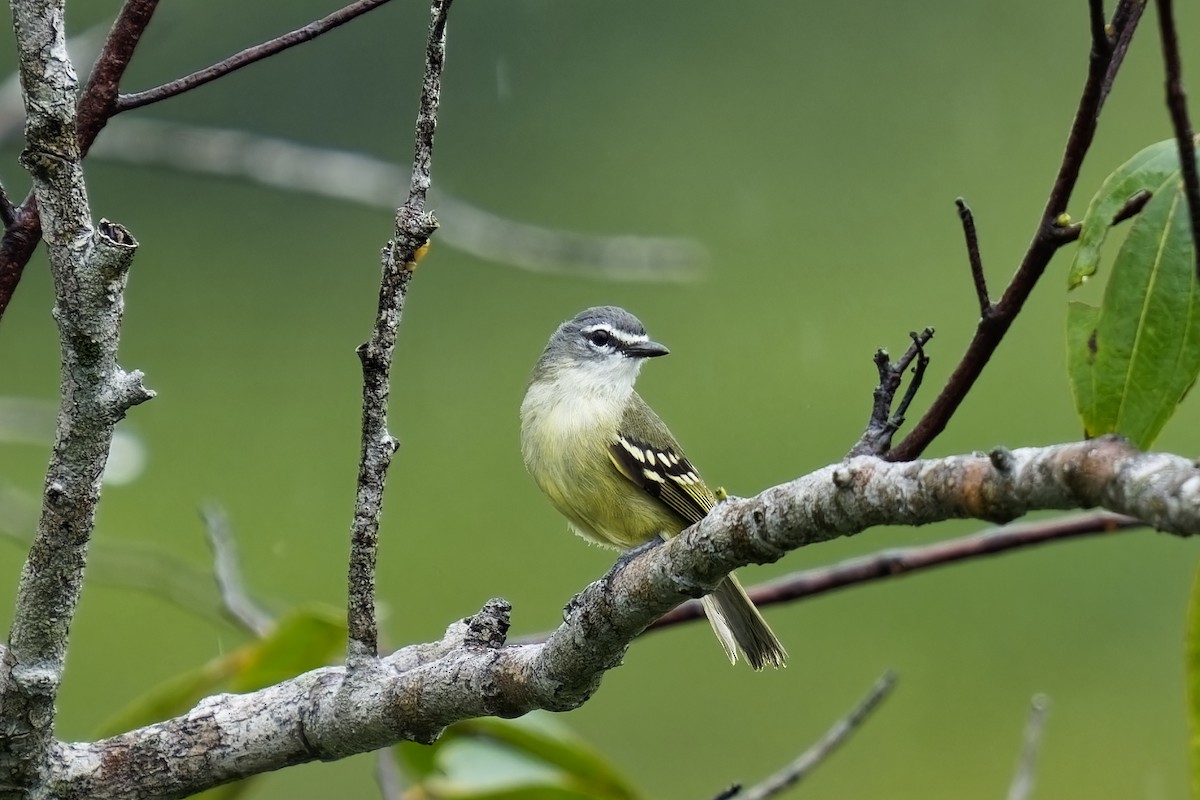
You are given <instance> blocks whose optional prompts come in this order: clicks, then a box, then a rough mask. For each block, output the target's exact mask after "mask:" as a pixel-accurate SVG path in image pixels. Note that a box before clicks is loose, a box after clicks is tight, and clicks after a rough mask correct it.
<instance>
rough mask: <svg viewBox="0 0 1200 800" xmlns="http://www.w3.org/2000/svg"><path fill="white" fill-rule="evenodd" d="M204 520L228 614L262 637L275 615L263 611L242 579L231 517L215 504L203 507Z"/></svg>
mask: <svg viewBox="0 0 1200 800" xmlns="http://www.w3.org/2000/svg"><path fill="white" fill-rule="evenodd" d="M200 518H201V519H202V520H203V521H204V532H205V534H207V536H208V544H209V547H211V548H212V552H213V577H214V578H216V581H217V589H218V590H219V591H220V593H221V605H222V607H223V608H224V611H225V616H226V618H228V619H229V620H231V621H233V622H234V623H235V624H236V625H238V626H240V627H241V628H242V629H243V630H245V631H246V632H247V633H249V634H250V635H252V636H257V637H262V636H265V635H266V634H267V631H269V630H270V629H271V626H272V625H273V624H274V620H273V619H271V615H270V614H268V613H267V612H266V611H263V610H262V608H260V607H259V605H258V604H257V603H255V602H254V600H253V599H251V597H250V593H249V592H247V591H246V586H245V584H244V583H243V582H242V571H241V568H240V567H239V566H238V559H237V549H236V547H235V545H234V541H233V533H232V531H230V529H229V519H228V518H227V517H226V516H225V511H224V510H223V509H222V508H220V507H219V506H217V505H215V504H211V505H207V506H205V507H203V508H201V509H200Z"/></svg>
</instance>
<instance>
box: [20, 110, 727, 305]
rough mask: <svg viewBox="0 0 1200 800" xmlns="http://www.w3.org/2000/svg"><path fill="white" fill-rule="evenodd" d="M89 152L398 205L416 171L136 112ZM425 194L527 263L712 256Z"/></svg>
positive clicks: (610, 275)
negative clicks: (534, 221)
mask: <svg viewBox="0 0 1200 800" xmlns="http://www.w3.org/2000/svg"><path fill="white" fill-rule="evenodd" d="M0 116H2V114H0ZM89 157H91V158H105V159H111V160H117V161H122V162H126V163H130V164H139V165H153V166H167V167H170V168H172V169H178V170H183V171H186V172H199V173H206V174H212V175H223V176H228V177H232V178H237V179H241V180H249V181H253V182H254V183H258V184H260V185H263V186H271V187H274V188H279V189H286V190H289V191H299V192H306V193H309V194H314V195H318V196H321V197H330V198H334V199H336V200H345V201H349V202H352V203H359V204H362V205H366V206H369V207H372V208H386V209H388V210H390V211H393V212H394V211H395V209H396V206H397V205H398V204H400V203H402V202H404V199H405V197H406V196H407V194H408V190H409V184H410V182H411V180H412V175H411V172H410V171H409V170H408V169H406V168H403V167H398V166H396V165H395V164H390V163H388V162H386V161H384V160H382V159H378V158H374V157H371V156H368V155H365V154H363V153H354V152H347V151H342V150H332V149H329V148H325V147H315V146H312V145H305V144H300V143H297V142H292V141H287V140H284V139H278V138H272V137H267V136H260V135H257V134H253V133H248V132H245V131H237V130H229V129H223V128H207V127H200V126H197V125H187V124H182V123H176V122H164V121H162V120H154V119H138V118H136V117H133V116H131V117H122V118H120V119H115V120H113V121H112V122H111V123H109V126H108V128H107V129H106V130H105V133H104V137H103V138H101V139H100V140H99V141H98V142H96V144H95V146H94V147H93V148H92V151H91V153H90V154H89ZM428 203H429V205H430V207H433V208H436V209H437V210H438V222H439V223H440V224H441V227H439V229H438V242H439V243H440V244H443V245H448V246H450V247H453V248H456V249H458V250H461V251H463V252H466V253H470V254H472V255H475V256H479V257H480V258H486V259H489V260H491V261H498V262H501V263H505V264H511V265H512V266H515V267H519V268H520V269H523V270H527V271H530V272H538V273H546V274H554V275H571V276H572V277H584V278H593V279H601V280H617V281H647V282H672V283H674V282H686V281H690V280H694V279H695V278H696V277H697V276H698V275H699V274H700V272H701V269H702V267H703V265H704V264H705V262H706V261H707V258H708V254H707V252H706V251H705V249H704V247H703V245H701V244H700V243H699V242H696V241H695V240H692V239H678V238H670V237H661V236H632V235H590V234H583V233H576V232H573V231H562V230H552V229H549V228H543V227H539V226H536V225H530V224H527V223H523V222H517V221H516V220H513V219H508V218H506V217H501V216H499V215H497V214H493V213H491V212H489V211H485V210H484V209H481V208H479V207H478V206H475V205H472V204H470V203H468V202H467V201H465V200H463V199H461V198H458V197H455V196H453V195H451V194H449V193H448V192H446V191H445V190H439V189H438V187H436V186H432V187H430V189H429V198H428Z"/></svg>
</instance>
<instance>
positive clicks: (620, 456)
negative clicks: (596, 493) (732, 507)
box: [608, 394, 717, 525]
mask: <svg viewBox="0 0 1200 800" xmlns="http://www.w3.org/2000/svg"><path fill="white" fill-rule="evenodd" d="M633 404H640V405H641V408H640V409H637V410H638V411H639V412H640V413H637V414H630V413H626V415H625V424H623V425H622V426H621V429H620V430H618V431H617V440H616V441H615V442H612V443H611V444H610V445H609V448H608V457H609V458H610V459H612V462H613V465H614V466H615V467H616V468H617V470H618V471H619V472H620V473H621V474H622V475H624V476H625V477H626V478H628V479H629V480H630V481H632V482H633V483H635V484H637V486H639V487H640V488H641V489H642V491H644V492H646V494H648V495H650V496H651V497H654V498H656V499H658V500H659V501H660V502H662V503H663V505H665V506H667V508H669V509H671V510H672V511H674V512H675V513H676V514H678V515H679V518H680V519H682V520H684V521H685V522H686V524H688V525H691V524H693V523H696V522H699V521H700V520H702V519H704V517H705V516H706V515H707V514H708V512H709V510H710V509H712V507H713V506H714V505H716V503H717V498H716V497H715V496H714V495H713V493H712V490H711V489H709V488H708V486H707V484H705V483H704V480H703V479H702V478H701V477H700V473H699V472H697V471H696V468H695V467H693V466H692V463H691V462H690V461H688V460H687V457H686V456H684V455H683V452H682V451H681V448H680V447H679V444H678V442H676V441H675V438H674V437H673V436H671V433H670V431H669V430H668V429H667V426H666V425H665V424H664V423H663V422H662V420H660V419H658V417H657V416H656V415H655V414H654V412H653V411H652V410H651V409H650V408H649V406H647V405H646V404H645V402H644V401H643V400H642V398H641V397H639V396H638V395H637V394H634V395H633V398H632V402H631V406H632V405H633ZM633 420H644V421H645V422H643V423H642V424H640V425H639V424H637V423H636V422H633ZM653 422H657V425H653V424H648V423H653ZM651 439H653V440H654V441H649V440H651Z"/></svg>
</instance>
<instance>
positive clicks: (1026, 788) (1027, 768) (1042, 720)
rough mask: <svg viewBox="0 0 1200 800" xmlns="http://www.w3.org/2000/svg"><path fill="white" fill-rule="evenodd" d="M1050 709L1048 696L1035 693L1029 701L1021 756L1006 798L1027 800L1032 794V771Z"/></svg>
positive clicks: (1035, 764) (1034, 767) (1033, 771)
mask: <svg viewBox="0 0 1200 800" xmlns="http://www.w3.org/2000/svg"><path fill="white" fill-rule="evenodd" d="M1049 710H1050V698H1048V697H1046V695H1044V694H1036V695H1034V696H1033V700H1031V701H1030V703H1029V719H1028V721H1027V722H1026V723H1025V736H1024V737H1023V742H1022V744H1021V757H1020V759H1019V760H1018V761H1017V770H1016V772H1015V773H1014V774H1013V779H1012V783H1011V784H1010V785H1009V787H1008V800H1029V796H1030V795H1031V794H1033V784H1034V773H1035V771H1036V769H1037V758H1038V751H1039V750H1040V749H1041V746H1042V731H1043V730H1045V727H1046V713H1047V712H1048V711H1049Z"/></svg>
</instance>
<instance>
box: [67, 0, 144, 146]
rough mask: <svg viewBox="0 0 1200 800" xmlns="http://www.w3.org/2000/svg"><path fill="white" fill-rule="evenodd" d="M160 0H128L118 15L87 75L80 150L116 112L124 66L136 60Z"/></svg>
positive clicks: (80, 109)
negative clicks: (147, 27) (139, 47)
mask: <svg viewBox="0 0 1200 800" xmlns="http://www.w3.org/2000/svg"><path fill="white" fill-rule="evenodd" d="M158 3H159V0H125V5H123V6H122V7H121V13H120V14H118V15H117V19H116V22H115V23H113V27H112V30H111V31H110V32H109V34H108V38H107V39H106V40H105V41H104V49H103V50H101V51H100V56H99V57H98V58H97V59H96V64H95V65H94V66H93V67H92V72H91V74H90V75H89V76H88V82H87V86H86V87H84V90H83V94H82V96H81V97H80V99H79V132H78V134H77V137H78V139H79V145H80V149H81V150H82V151H83V152H84V153H87V151H88V148H90V147H91V146H92V142H94V141H95V140H96V136H97V134H99V133H100V131H101V129H103V128H104V125H105V124H106V123H107V122H108V120H109V118H110V117H111V116H112V115H113V114H114V113H116V107H117V92H118V91H119V89H120V85H121V78H122V77H123V76H124V75H125V69H126V68H127V67H128V66H129V62H130V61H131V60H133V51H134V50H135V49H136V48H137V46H138V42H140V41H141V39H142V34H143V33H144V32H145V31H146V26H147V25H149V24H150V19H151V17H153V16H154V11H155V9H157V8H158Z"/></svg>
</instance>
